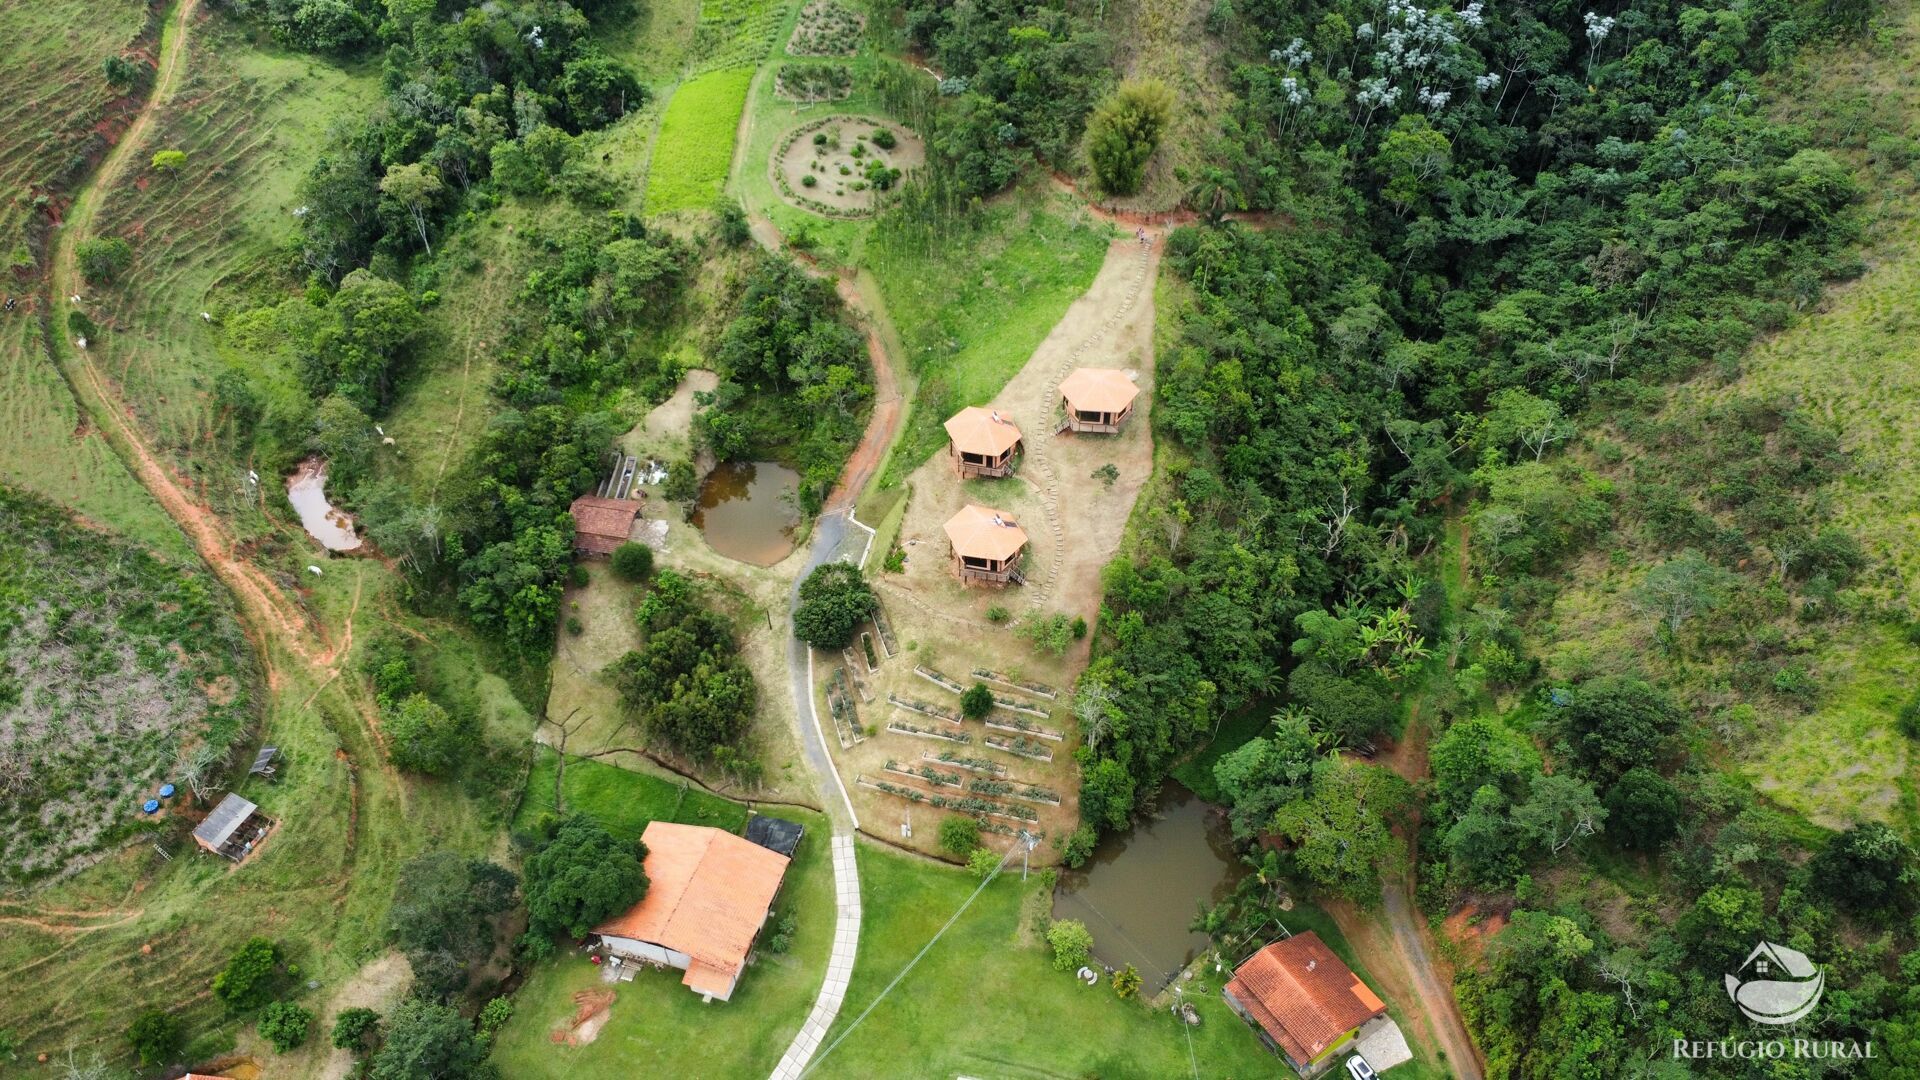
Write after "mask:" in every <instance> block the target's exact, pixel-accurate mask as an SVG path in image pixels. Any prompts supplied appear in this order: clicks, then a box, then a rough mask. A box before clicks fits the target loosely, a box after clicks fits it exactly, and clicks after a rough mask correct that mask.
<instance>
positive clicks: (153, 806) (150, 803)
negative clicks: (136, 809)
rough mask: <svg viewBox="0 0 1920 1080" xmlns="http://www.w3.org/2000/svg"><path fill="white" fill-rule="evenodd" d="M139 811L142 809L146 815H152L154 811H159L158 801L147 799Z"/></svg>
mask: <svg viewBox="0 0 1920 1080" xmlns="http://www.w3.org/2000/svg"><path fill="white" fill-rule="evenodd" d="M140 809H142V810H144V811H146V812H147V813H149V814H151V813H153V812H154V811H156V810H158V809H160V800H159V799H148V800H147V801H146V802H145V803H144V804H143V805H142V806H141V807H140Z"/></svg>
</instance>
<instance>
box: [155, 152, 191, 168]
mask: <svg viewBox="0 0 1920 1080" xmlns="http://www.w3.org/2000/svg"><path fill="white" fill-rule="evenodd" d="M186 163H187V154H186V151H184V150H155V151H154V152H153V171H155V172H164V173H170V172H178V171H180V167H181V166H182V165H185V164H186Z"/></svg>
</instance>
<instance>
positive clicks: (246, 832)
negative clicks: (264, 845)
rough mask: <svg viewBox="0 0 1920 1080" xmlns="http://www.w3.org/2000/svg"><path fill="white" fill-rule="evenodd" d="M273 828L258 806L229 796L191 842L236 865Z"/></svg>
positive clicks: (217, 807) (208, 816)
mask: <svg viewBox="0 0 1920 1080" xmlns="http://www.w3.org/2000/svg"><path fill="white" fill-rule="evenodd" d="M272 827H273V822H272V821H270V820H268V819H267V817H266V816H265V815H264V814H262V813H260V808H259V807H258V806H255V805H254V804H253V803H251V802H248V801H247V800H246V799H243V798H241V797H240V796H238V795H234V794H232V793H228V795H227V797H226V798H224V799H221V800H220V805H218V806H216V807H214V808H213V813H211V814H208V815H207V819H206V820H205V821H202V822H201V823H200V827H199V828H197V829H195V830H193V842H194V843H196V844H199V845H200V846H201V847H203V848H205V849H207V850H208V851H211V852H213V853H214V854H215V855H223V856H225V857H227V858H229V859H233V860H235V861H238V860H240V859H244V858H246V857H247V854H248V853H249V852H251V851H252V850H253V845H254V844H255V843H258V842H259V840H260V838H261V837H263V836H265V835H267V830H268V829H270V828H272Z"/></svg>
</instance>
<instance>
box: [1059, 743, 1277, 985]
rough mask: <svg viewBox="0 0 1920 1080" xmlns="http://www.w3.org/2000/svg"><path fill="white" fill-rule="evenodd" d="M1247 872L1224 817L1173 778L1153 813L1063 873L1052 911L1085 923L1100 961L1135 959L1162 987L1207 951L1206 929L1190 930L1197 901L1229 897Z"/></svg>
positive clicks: (1112, 962) (1117, 962)
mask: <svg viewBox="0 0 1920 1080" xmlns="http://www.w3.org/2000/svg"><path fill="white" fill-rule="evenodd" d="M1246 873H1247V870H1246V867H1245V866H1244V865H1243V864H1242V863H1241V862H1240V861H1239V860H1238V859H1237V858H1235V857H1234V853H1233V834H1232V831H1231V830H1230V829H1229V828H1228V826H1227V821H1226V817H1225V815H1224V814H1222V813H1220V811H1219V810H1218V809H1216V808H1215V807H1213V806H1211V805H1209V804H1207V803H1205V802H1203V801H1201V799H1200V797H1199V796H1198V795H1195V794H1194V793H1193V792H1191V791H1189V790H1187V789H1186V788H1185V787H1182V786H1181V785H1179V784H1176V783H1173V782H1172V781H1168V782H1167V785H1166V786H1165V787H1163V788H1161V789H1160V805H1159V808H1158V810H1157V811H1156V812H1155V813H1154V815H1153V817H1151V818H1148V819H1144V820H1142V821H1140V822H1139V823H1137V824H1135V825H1134V827H1133V828H1131V829H1129V830H1127V831H1126V832H1123V833H1116V834H1114V835H1111V836H1108V837H1107V838H1106V839H1105V840H1102V841H1101V842H1100V846H1099V847H1097V848H1095V849H1094V852H1093V858H1092V860H1090V861H1089V862H1088V863H1087V865H1086V866H1084V867H1082V868H1080V869H1079V870H1066V869H1063V870H1061V871H1060V886H1059V888H1057V889H1056V890H1054V894H1053V917H1054V918H1056V919H1079V920H1080V921H1081V922H1084V923H1086V924H1087V929H1088V930H1090V931H1092V932H1093V954H1094V957H1095V958H1096V959H1098V960H1100V961H1102V962H1103V963H1105V964H1107V965H1109V966H1111V967H1115V968H1118V967H1121V966H1123V965H1126V964H1132V965H1133V966H1134V967H1136V968H1138V969H1139V970H1140V977H1141V979H1142V980H1143V981H1144V982H1145V983H1146V985H1147V987H1148V988H1149V990H1152V991H1157V990H1159V989H1160V988H1161V986H1163V985H1164V984H1165V983H1166V982H1167V981H1168V980H1169V979H1171V978H1172V977H1173V976H1174V975H1177V974H1179V972H1180V970H1181V969H1182V968H1184V967H1186V966H1187V964H1188V963H1190V962H1191V961H1192V960H1193V958H1194V957H1196V956H1198V955H1200V954H1201V953H1202V952H1204V951H1205V950H1206V948H1207V935H1205V934H1201V933H1196V932H1194V931H1191V930H1188V929H1187V925H1188V924H1189V923H1191V922H1193V917H1194V916H1195V915H1197V914H1199V912H1200V905H1201V904H1203V903H1204V904H1209V905H1211V904H1217V903H1219V902H1220V901H1222V900H1224V899H1226V898H1227V896H1228V894H1230V893H1231V892H1232V891H1233V887H1234V885H1236V884H1237V883H1238V882H1239V881H1240V879H1241V878H1242V877H1245V876H1246Z"/></svg>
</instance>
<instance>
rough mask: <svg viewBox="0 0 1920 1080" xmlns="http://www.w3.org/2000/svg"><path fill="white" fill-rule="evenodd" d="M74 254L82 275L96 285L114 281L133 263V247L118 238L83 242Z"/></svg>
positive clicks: (97, 238)
mask: <svg viewBox="0 0 1920 1080" xmlns="http://www.w3.org/2000/svg"><path fill="white" fill-rule="evenodd" d="M74 254H75V255H76V256H77V257H78V258H79V260H80V275H81V276H82V277H84V278H86V279H87V281H89V282H90V283H92V284H94V285H104V284H106V283H108V282H110V281H112V280H113V279H114V278H117V277H119V276H120V272H121V271H123V270H125V269H126V268H127V267H128V266H130V265H132V263H133V245H132V244H129V243H127V242H126V241H125V240H122V239H121V238H119V237H117V236H96V237H93V238H92V239H90V240H82V241H80V245H79V246H78V247H76V248H74Z"/></svg>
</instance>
